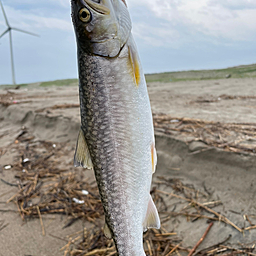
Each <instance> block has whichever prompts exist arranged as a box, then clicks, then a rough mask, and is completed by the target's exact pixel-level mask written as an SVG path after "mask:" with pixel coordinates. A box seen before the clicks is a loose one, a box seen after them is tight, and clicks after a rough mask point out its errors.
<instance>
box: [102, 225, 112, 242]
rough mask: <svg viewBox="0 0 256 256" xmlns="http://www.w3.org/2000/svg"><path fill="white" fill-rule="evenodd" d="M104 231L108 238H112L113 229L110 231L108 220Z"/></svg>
mask: <svg viewBox="0 0 256 256" xmlns="http://www.w3.org/2000/svg"><path fill="white" fill-rule="evenodd" d="M103 231H104V235H105V237H106V238H108V239H111V238H112V235H111V231H110V229H109V227H108V224H107V223H106V222H105V225H104V230H103Z"/></svg>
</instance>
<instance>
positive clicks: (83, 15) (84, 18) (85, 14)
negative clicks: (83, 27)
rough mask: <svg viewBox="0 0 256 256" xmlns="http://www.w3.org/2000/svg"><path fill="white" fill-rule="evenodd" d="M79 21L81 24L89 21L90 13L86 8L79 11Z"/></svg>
mask: <svg viewBox="0 0 256 256" xmlns="http://www.w3.org/2000/svg"><path fill="white" fill-rule="evenodd" d="M79 19H80V20H81V21H82V22H86V23H87V22H89V21H90V20H91V12H90V11H89V10H88V9H87V8H82V9H81V10H80V11H79Z"/></svg>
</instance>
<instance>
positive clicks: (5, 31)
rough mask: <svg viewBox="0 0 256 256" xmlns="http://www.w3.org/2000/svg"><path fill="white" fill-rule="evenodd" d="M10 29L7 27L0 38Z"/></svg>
mask: <svg viewBox="0 0 256 256" xmlns="http://www.w3.org/2000/svg"><path fill="white" fill-rule="evenodd" d="M8 31H9V29H8V28H7V29H6V30H5V31H4V33H3V34H2V35H0V38H1V37H3V36H4V35H5V34H6V33H7V32H8Z"/></svg>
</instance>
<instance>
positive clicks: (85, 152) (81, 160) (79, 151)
mask: <svg viewBox="0 0 256 256" xmlns="http://www.w3.org/2000/svg"><path fill="white" fill-rule="evenodd" d="M74 166H75V167H84V168H88V169H93V165H92V160H91V156H90V152H89V149H88V146H87V143H86V141H85V138H84V133H83V131H82V130H81V129H80V131H79V134H78V139H77V144H76V152H75V157H74Z"/></svg>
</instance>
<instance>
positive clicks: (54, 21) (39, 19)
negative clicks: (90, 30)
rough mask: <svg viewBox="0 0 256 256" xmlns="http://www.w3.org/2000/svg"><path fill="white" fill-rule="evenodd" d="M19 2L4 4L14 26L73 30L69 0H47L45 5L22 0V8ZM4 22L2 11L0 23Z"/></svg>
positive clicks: (15, 0)
mask: <svg viewBox="0 0 256 256" xmlns="http://www.w3.org/2000/svg"><path fill="white" fill-rule="evenodd" d="M16 2H17V4H16ZM19 2H20V1H19ZM64 3H65V4H64ZM18 4H19V3H18V0H14V1H12V4H11V5H6V4H5V6H4V7H5V12H6V14H7V17H8V20H9V23H10V24H11V26H13V27H18V28H22V29H30V30H33V29H34V30H38V29H51V30H54V29H57V30H62V31H72V29H73V28H72V24H71V19H70V14H69V13H70V11H69V9H70V8H68V9H67V7H69V5H70V3H69V1H68V0H65V1H61V0H46V1H45V2H44V3H43V5H39V4H36V2H35V1H31V0H25V1H22V8H19V7H18ZM26 5H27V8H26ZM53 5H54V8H53ZM56 5H57V6H56ZM63 7H65V8H63ZM46 13H47V14H46ZM4 24H5V22H4V17H3V15H2V13H1V12H0V25H4ZM1 27H2V26H1Z"/></svg>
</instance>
